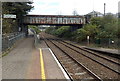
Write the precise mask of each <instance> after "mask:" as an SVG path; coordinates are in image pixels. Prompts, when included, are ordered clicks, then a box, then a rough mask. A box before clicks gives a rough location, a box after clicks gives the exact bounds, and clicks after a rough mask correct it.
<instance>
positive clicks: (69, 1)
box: [29, 0, 120, 15]
mask: <svg viewBox="0 0 120 81" xmlns="http://www.w3.org/2000/svg"><path fill="white" fill-rule="evenodd" d="M119 1H120V0H33V2H34V3H33V6H34V9H33V10H32V11H31V12H30V13H29V14H36V15H58V14H59V15H72V14H73V11H74V10H76V11H77V13H78V14H79V15H85V14H87V13H89V12H91V11H93V10H95V11H98V12H101V13H104V3H106V13H108V12H111V13H117V12H118V2H119Z"/></svg>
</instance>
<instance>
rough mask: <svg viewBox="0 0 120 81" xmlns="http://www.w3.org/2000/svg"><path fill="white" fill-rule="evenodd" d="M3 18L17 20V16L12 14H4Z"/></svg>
mask: <svg viewBox="0 0 120 81" xmlns="http://www.w3.org/2000/svg"><path fill="white" fill-rule="evenodd" d="M3 18H16V15H12V14H4V15H3Z"/></svg>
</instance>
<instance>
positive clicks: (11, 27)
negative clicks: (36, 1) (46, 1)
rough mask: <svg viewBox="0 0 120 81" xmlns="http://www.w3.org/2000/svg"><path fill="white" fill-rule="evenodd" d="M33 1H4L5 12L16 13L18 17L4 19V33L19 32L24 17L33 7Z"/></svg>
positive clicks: (3, 8) (3, 9)
mask: <svg viewBox="0 0 120 81" xmlns="http://www.w3.org/2000/svg"><path fill="white" fill-rule="evenodd" d="M31 4H32V2H4V3H3V5H2V11H3V12H2V13H3V14H14V15H16V17H17V18H16V19H3V33H4V34H5V33H12V32H17V31H18V27H21V26H22V22H23V19H24V18H23V17H24V15H26V14H27V13H28V12H29V11H30V10H31V9H32V8H33V6H31Z"/></svg>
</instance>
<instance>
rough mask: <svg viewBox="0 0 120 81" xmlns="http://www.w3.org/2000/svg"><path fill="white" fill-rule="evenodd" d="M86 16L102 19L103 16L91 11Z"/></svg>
mask: <svg viewBox="0 0 120 81" xmlns="http://www.w3.org/2000/svg"><path fill="white" fill-rule="evenodd" d="M86 15H90V16H91V17H102V16H104V14H102V13H100V12H97V11H92V12H90V13H88V14H86Z"/></svg>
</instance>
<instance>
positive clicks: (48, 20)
mask: <svg viewBox="0 0 120 81" xmlns="http://www.w3.org/2000/svg"><path fill="white" fill-rule="evenodd" d="M24 24H25V25H82V24H85V18H84V16H73V15H26V16H25V17H24Z"/></svg>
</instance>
